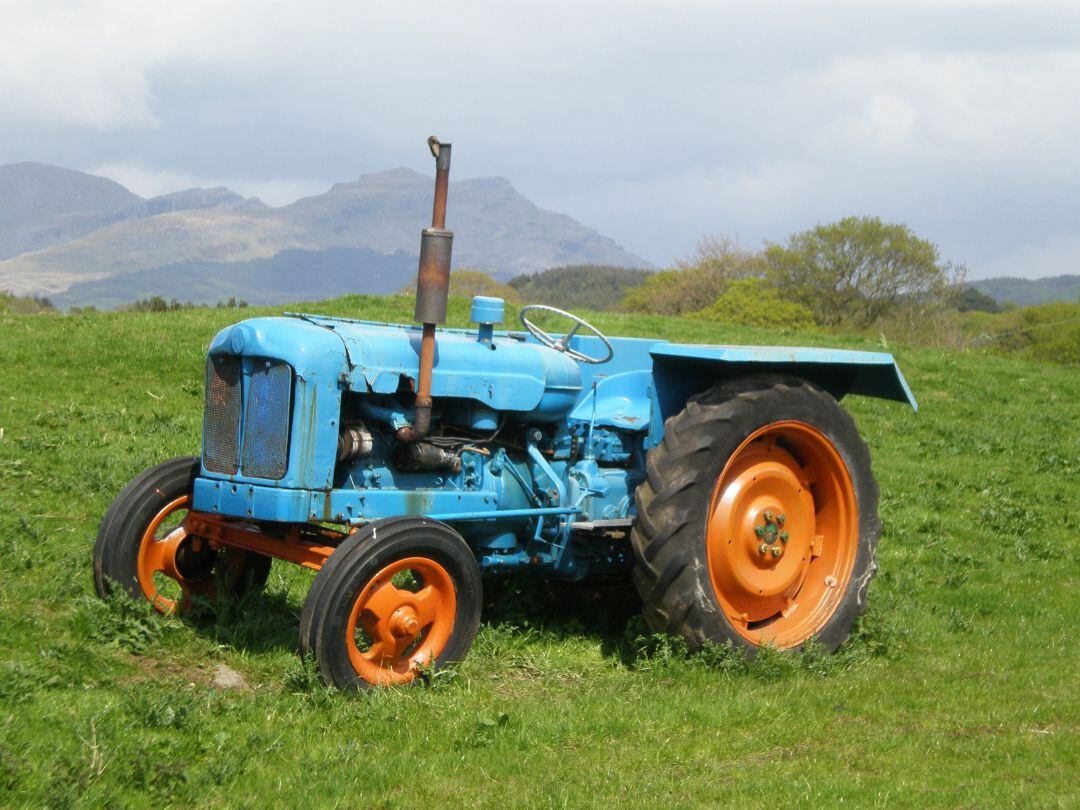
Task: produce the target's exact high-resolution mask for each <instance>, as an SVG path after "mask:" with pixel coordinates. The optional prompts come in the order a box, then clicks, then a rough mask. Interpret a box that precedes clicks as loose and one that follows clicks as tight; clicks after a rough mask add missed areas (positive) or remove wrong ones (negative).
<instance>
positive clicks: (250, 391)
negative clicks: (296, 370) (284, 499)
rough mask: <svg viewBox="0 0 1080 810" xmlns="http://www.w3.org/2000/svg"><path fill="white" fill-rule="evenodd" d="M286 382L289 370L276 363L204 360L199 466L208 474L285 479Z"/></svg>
mask: <svg viewBox="0 0 1080 810" xmlns="http://www.w3.org/2000/svg"><path fill="white" fill-rule="evenodd" d="M245 363H246V364H247V371H246V375H245ZM245 376H246V377H247V379H246V380H245V379H244V378H245ZM292 383H293V372H292V367H291V366H289V365H288V364H287V363H283V362H281V361H280V360H267V359H265V358H241V357H234V356H231V355H215V356H212V357H209V358H207V360H206V410H205V411H204V412H203V465H204V466H205V467H206V469H207V470H208V471H210V472H215V473H222V474H224V475H236V474H237V473H240V474H242V475H244V476H247V477H248V478H269V479H273V480H277V479H280V478H283V477H284V476H285V472H286V471H287V470H288V467H289V416H290V414H291V412H292ZM241 414H243V419H241Z"/></svg>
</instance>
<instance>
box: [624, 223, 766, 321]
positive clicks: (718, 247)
mask: <svg viewBox="0 0 1080 810" xmlns="http://www.w3.org/2000/svg"><path fill="white" fill-rule="evenodd" d="M761 272H762V268H761V256H760V254H758V253H755V252H754V251H751V250H746V249H745V248H743V247H741V246H740V245H739V243H738V242H737V241H736V240H734V239H730V238H728V237H719V238H717V237H710V236H707V237H705V238H704V239H702V240H701V241H700V242H699V243H698V246H697V248H696V249H695V251H694V252H693V253H692V254H690V255H689V256H687V257H686V258H684V259H680V260H678V261H677V262H676V263H675V267H674V268H673V269H670V270H664V271H662V272H660V273H656V274H654V275H652V276H649V277H648V278H646V279H645V282H644V283H643V284H642V285H641V286H640V287H635V288H634V289H632V290H631V291H630V292H629V293H628V294H627V296H626V297H625V298H624V299H623V300H622V303H621V304H620V305H619V308H620V309H622V310H625V311H627V312H648V313H654V314H657V315H682V314H685V313H689V312H696V311H697V310H699V309H701V308H702V307H703V306H705V305H707V304H711V303H712V302H713V301H715V300H716V299H717V298H719V297H720V296H721V295H722V294H723V293H724V290H726V289H727V286H728V284H730V283H731V282H732V281H734V280H736V279H741V278H755V277H758V276H760V275H761Z"/></svg>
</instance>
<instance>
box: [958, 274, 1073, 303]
mask: <svg viewBox="0 0 1080 810" xmlns="http://www.w3.org/2000/svg"><path fill="white" fill-rule="evenodd" d="M968 285H969V286H971V287H974V288H975V289H976V290H978V291H979V292H981V293H985V294H986V295H989V296H990V297H991V298H993V299H995V300H997V301H998V302H999V303H1002V304H1004V303H1006V302H1012V303H1014V304H1019V305H1020V306H1022V307H1028V306H1032V305H1034V304H1048V303H1050V302H1051V301H1077V300H1080V275H1066V276H1050V277H1048V278H1012V277H1010V276H1001V277H998V278H984V279H979V280H978V281H969V282H968Z"/></svg>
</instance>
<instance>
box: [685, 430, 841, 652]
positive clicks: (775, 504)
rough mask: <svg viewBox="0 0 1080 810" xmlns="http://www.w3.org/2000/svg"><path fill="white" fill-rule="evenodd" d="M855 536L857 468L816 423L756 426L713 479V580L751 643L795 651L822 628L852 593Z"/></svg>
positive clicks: (709, 545) (709, 534) (709, 549)
mask: <svg viewBox="0 0 1080 810" xmlns="http://www.w3.org/2000/svg"><path fill="white" fill-rule="evenodd" d="M858 541H859V518H858V505H857V502H856V498H855V489H854V486H853V485H852V480H851V474H850V472H849V471H848V468H847V465H846V464H845V463H844V460H843V458H842V457H841V456H840V453H839V452H838V451H837V449H836V447H835V445H833V443H832V442H831V441H830V440H829V439H828V438H827V437H826V436H825V435H824V434H823V433H822V432H821V431H820V430H818V429H817V428H815V427H813V426H812V425H808V424H806V423H804V422H796V421H784V422H774V423H772V424H770V425H766V426H765V427H763V428H761V429H759V430H756V431H754V432H753V433H752V434H751V435H750V436H749V437H748V438H747V439H746V440H745V441H744V442H743V443H742V444H740V445H739V447H738V449H736V451H735V452H734V453H732V455H731V458H730V459H729V460H728V462H727V464H726V465H725V466H724V470H723V472H722V473H721V474H720V477H719V478H718V479H717V482H716V486H715V488H714V490H713V496H712V500H711V502H710V507H709V514H708V523H707V524H706V532H705V545H706V553H707V556H708V563H709V576H710V579H711V580H712V585H713V590H714V592H715V594H716V599H717V601H718V602H719V603H720V607H721V609H722V610H723V611H724V614H725V615H726V616H727V618H728V620H729V622H730V623H731V626H732V627H733V628H734V629H735V631H736V632H737V633H738V634H739V635H740V636H742V637H743V638H744V639H746V640H747V641H749V642H750V643H752V644H755V645H760V644H764V643H769V644H772V645H773V646H776V647H796V646H798V645H799V644H802V643H803V642H805V641H806V640H807V639H809V638H810V637H811V636H812V635H814V633H816V632H818V631H819V630H821V628H822V627H824V626H825V624H826V623H827V622H828V620H829V618H830V617H831V616H832V615H833V614H834V613H835V611H836V609H837V607H838V606H839V604H840V602H841V600H842V599H843V595H844V593H845V592H846V590H847V586H848V583H849V582H850V580H851V574H852V570H853V569H854V567H855V556H856V552H857V550H858Z"/></svg>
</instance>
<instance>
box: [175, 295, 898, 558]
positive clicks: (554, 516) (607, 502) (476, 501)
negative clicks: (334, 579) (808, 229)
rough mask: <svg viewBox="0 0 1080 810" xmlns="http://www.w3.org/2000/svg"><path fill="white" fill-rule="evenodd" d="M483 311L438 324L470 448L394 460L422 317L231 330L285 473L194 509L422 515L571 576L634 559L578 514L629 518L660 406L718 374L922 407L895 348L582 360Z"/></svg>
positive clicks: (299, 318)
mask: <svg viewBox="0 0 1080 810" xmlns="http://www.w3.org/2000/svg"><path fill="white" fill-rule="evenodd" d="M472 318H473V321H474V322H475V323H477V324H478V328H477V329H475V330H459V329H445V330H440V331H439V334H438V339H437V344H436V359H435V366H434V370H433V374H432V394H433V398H434V412H433V427H434V432H433V435H434V436H441V435H444V436H449V437H453V436H460V437H461V441H462V443H460V444H459V445H457V447H458V451H457V452H458V462H457V464H456V466H455V468H453V469H450V468H445V469H438V470H429V471H412V472H409V471H404V470H402V469H400V468H399V466H398V465H397V464H396V463H395V461H394V451H395V448H396V439H395V437H394V431H395V430H396V429H397V428H399V427H401V426H402V425H404V424H407V423H409V422H410V421H411V420H412V416H413V415H412V392H413V391H414V390H415V380H416V377H417V374H418V366H419V349H420V330H419V329H418V328H416V327H412V326H402V325H395V324H383V323H371V322H365V321H353V320H347V319H342V318H329V317H324V316H308V315H290V316H287V317H279V318H254V319H251V320H248V321H244V322H243V323H240V324H237V325H234V326H231V327H228V328H226V329H224V330H222V331H221V332H220V333H219V334H218V335H217V336H216V337H215V338H214V340H213V341H212V343H211V345H210V354H211V355H234V356H240V357H241V366H242V368H243V370H244V373H243V374H242V375H239V376H240V382H238V383H236V385H238V386H240V389H239V394H240V396H241V397H242V399H243V403H244V407H243V411H244V418H243V420H242V424H241V425H240V426H239V432H240V435H239V437H238V442H239V443H240V445H241V447H243V446H244V444H245V442H246V443H247V445H248V450H249V451H251V452H252V453H256V452H257V453H258V454H261V455H260V457H262V455H269V456H273V454H274V453H280V454H284V453H286V450H283V449H281V448H282V447H284V448H286V449H287V458H285V457H284V456H282V457H281V459H280V460H281V464H282V468H283V469H284V475H282V476H281V478H280V479H278V480H271V479H268V478H252V477H247V476H246V475H245V474H244V472H245V471H244V469H243V468H241V470H240V473H239V474H237V475H232V476H229V475H221V474H215V473H212V472H210V471H208V470H207V469H206V468H205V467H204V468H203V470H202V474H201V475H200V477H199V478H198V479H197V480H196V482H195V491H194V507H195V508H196V509H199V510H202V511H207V512H213V513H217V514H222V515H228V516H233V517H236V518H240V519H244V520H255V521H269V522H277V523H302V522H334V523H341V524H353V525H356V524H361V523H364V522H367V521H371V520H375V519H378V518H383V517H390V516H396V515H426V516H428V517H431V518H433V519H437V520H442V521H445V522H447V523H450V524H452V525H454V526H455V528H456V529H457V530H458V531H459V532H460V533H461V534H462V536H463V537H465V539H466V541H468V542H469V543H470V545H471V546H472V547H473V548H474V550H475V551H476V553H477V557H478V560H479V561H480V563H481V565H482V566H483V567H485V568H490V569H491V570H499V571H506V570H511V569H514V568H520V567H526V566H528V567H533V568H536V567H539V568H541V569H544V570H546V571H548V572H549V573H550V574H551V575H553V576H560V577H564V578H568V579H577V578H580V577H582V576H584V575H585V574H586V573H587V572H588V571H590V570H593V571H602V572H608V573H612V572H618V571H627V570H628V569H629V567H630V566H631V565H632V559H631V555H629V554H628V553H627V552H626V549H625V541H618V540H611V539H610V538H607V539H603V538H599V537H597V538H590V539H585V540H581V539H575V538H574V537H572V536H571V531H572V529H571V526H572V524H573V523H575V522H579V523H580V522H589V523H591V522H594V521H620V520H623V521H625V520H626V519H633V517H634V503H633V493H634V489H635V488H636V487H637V486H638V485H639V484H640V483H641V482H642V481H643V480H644V477H645V458H646V454H647V452H648V450H649V448H650V447H653V446H655V445H656V444H657V443H658V442H660V441H661V440H662V439H663V426H664V420H665V419H666V418H667V417H669V416H671V415H672V414H674V413H677V412H678V411H679V410H681V409H682V408H683V407H684V406H685V403H686V401H687V399H688V398H689V397H690V396H692V395H693V394H695V393H697V392H699V391H703V390H705V389H707V388H709V387H710V386H711V385H713V384H714V383H715V382H717V381H719V380H722V379H726V378H731V377H735V376H739V375H745V374H749V373H760V372H769V373H779V374H786V375H792V376H797V377H801V378H804V379H807V380H810V381H812V382H814V383H816V384H817V385H819V386H821V387H822V388H824V389H825V390H827V391H829V392H830V393H832V394H833V396H835V397H836V398H837V399H840V398H842V397H843V396H845V395H846V394H861V395H866V396H875V397H881V398H885V399H892V400H897V401H901V402H908V403H910V404H911V405H912V407H916V403H915V399H914V397H913V396H912V395H911V391H910V389H909V388H908V386H907V383H906V381H905V380H904V378H903V375H901V373H900V370H899V368H898V367H897V365H896V362H895V361H894V359H893V357H892V355H889V354H882V353H876V352H854V351H839V350H830V349H812V348H782V347H753V346H697V345H694V346H690V345H680V344H673V343H670V342H668V341H659V340H649V339H641V338H613V339H612V340H611V343H612V346H613V347H614V349H615V355H614V358H613V359H612V360H611V361H610V362H608V363H605V364H603V365H587V364H579V363H577V362H575V361H573V360H571V359H569V358H567V357H566V356H565V355H564V354H562V353H560V352H557V351H555V350H553V349H550V348H547V347H545V346H542V345H540V344H539V343H537V342H536V341H535V340H534V339H532V338H531V337H528V336H526V335H522V334H517V333H508V332H495V331H494V328H493V327H494V324H497V323H500V322H501V321H502V318H503V304H502V301H500V300H499V299H493V298H484V297H478V298H476V299H474V302H473V308H472ZM570 346H571V347H572V348H574V349H576V350H578V351H581V352H583V353H585V354H597V353H598V349H599V341H598V340H597V339H596V338H593V337H588V336H581V335H576V336H575V337H574V338H573V339H572V340H571V341H570ZM268 360H269V361H273V360H278V361H282V362H284V363H287V364H288V365H289V366H290V367H291V369H292V371H293V375H292V390H291V392H290V399H289V401H288V403H287V404H286V405H285V407H286V408H287V409H288V412H289V429H288V435H287V436H285V437H281V436H279V435H278V434H277V433H275V432H273V431H268V430H267V429H266V425H265V424H264V423H263V421H262V420H264V419H269V418H271V414H272V413H273V407H272V403H271V402H269V400H266V401H264V400H265V395H264V394H261V393H260V391H261V390H262V389H260V388H258V385H260V384H262V382H261V380H259V378H258V377H257V374H258V373H260V372H259V371H258V370H259V369H260V368H261V369H265V368H266V365H265V364H266V361H268ZM253 375H256V376H255V377H254V379H256V380H259V382H258V384H253V382H252V380H253ZM345 424H347V425H353V426H355V425H359V424H362V425H363V426H364V429H365V430H366V431H367V432H368V433H369V434H370V436H371V437H372V448H371V453H370V455H368V456H366V457H363V458H356V459H352V460H349V461H346V462H343V463H338V461H337V448H338V434H339V433H340V432H341V430H342V426H343V425H345ZM236 429H237V428H236V426H235V425H234V426H232V430H234V432H235V431H236ZM496 433H498V437H497V439H498V440H497V441H494V442H491V441H489V439H490V437H491V436H492V435H494V434H496ZM466 437H468V442H465V439H466ZM275 439H281V441H275ZM502 442H505V444H503V443H502ZM267 469H270V467H268V468H267Z"/></svg>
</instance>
